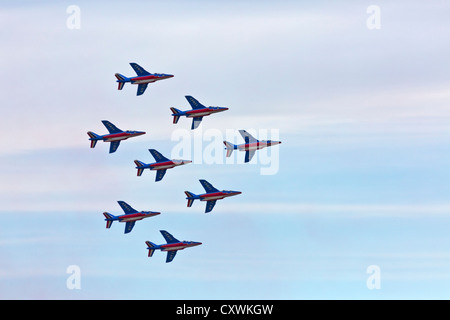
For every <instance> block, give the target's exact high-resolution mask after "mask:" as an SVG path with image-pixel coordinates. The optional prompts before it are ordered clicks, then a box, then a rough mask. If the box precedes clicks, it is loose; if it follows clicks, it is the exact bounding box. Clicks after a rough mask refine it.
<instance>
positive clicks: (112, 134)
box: [87, 120, 145, 153]
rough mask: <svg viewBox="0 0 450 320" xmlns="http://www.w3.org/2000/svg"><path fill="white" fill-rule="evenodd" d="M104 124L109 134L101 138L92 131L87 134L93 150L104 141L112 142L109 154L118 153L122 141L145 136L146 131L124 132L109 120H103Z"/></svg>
mask: <svg viewBox="0 0 450 320" xmlns="http://www.w3.org/2000/svg"><path fill="white" fill-rule="evenodd" d="M102 123H103V124H104V125H105V127H106V129H108V131H109V134H105V135H103V136H101V135H98V134H96V133H94V132H92V131H89V132H88V133H87V134H88V135H89V140H90V141H91V148H95V145H96V144H97V141H99V140H103V141H104V142H111V145H110V147H109V153H113V152H116V150H117V148H118V147H119V144H120V141H122V140H126V139H128V138H131V137H137V136H140V135H143V134H145V132H144V131H131V130H127V131H122V130H120V129H119V128H117V127H116V126H115V125H113V124H112V123H111V122H109V121H107V120H102Z"/></svg>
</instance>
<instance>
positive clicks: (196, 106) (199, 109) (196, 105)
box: [170, 96, 228, 130]
mask: <svg viewBox="0 0 450 320" xmlns="http://www.w3.org/2000/svg"><path fill="white" fill-rule="evenodd" d="M185 97H186V99H187V101H188V102H189V104H190V105H191V107H192V110H187V111H181V110H178V109H177V108H170V110H172V116H173V123H174V124H175V123H177V122H178V120H179V119H180V117H181V116H185V117H186V118H192V126H191V130H193V129H195V128H197V127H198V126H199V125H200V122H202V119H203V117H205V116H209V115H210V114H213V113H217V112H222V111H225V110H228V108H226V107H205V106H204V105H202V104H201V103H200V102H198V101H197V100H196V99H195V98H194V97H192V96H185Z"/></svg>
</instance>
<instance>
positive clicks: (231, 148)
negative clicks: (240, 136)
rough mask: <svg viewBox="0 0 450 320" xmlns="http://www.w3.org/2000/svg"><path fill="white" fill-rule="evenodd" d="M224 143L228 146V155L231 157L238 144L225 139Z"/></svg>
mask: <svg viewBox="0 0 450 320" xmlns="http://www.w3.org/2000/svg"><path fill="white" fill-rule="evenodd" d="M223 144H224V145H225V146H226V149H227V157H230V156H231V154H232V153H233V150H234V149H237V146H236V145H234V144H232V143H230V142H228V141H224V142H223Z"/></svg>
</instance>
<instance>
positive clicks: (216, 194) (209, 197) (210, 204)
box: [184, 179, 242, 213]
mask: <svg viewBox="0 0 450 320" xmlns="http://www.w3.org/2000/svg"><path fill="white" fill-rule="evenodd" d="M199 181H200V183H201V184H202V186H203V188H204V189H205V191H206V193H203V194H199V195H196V194H193V193H192V192H189V191H185V192H184V193H185V194H186V196H187V198H186V199H187V201H188V202H187V206H188V207H191V206H192V203H193V202H194V200H197V199H198V200H200V201H206V209H205V213H208V212H210V211H211V210H212V209H213V208H214V205H215V204H216V201H217V200H220V199H223V198H226V197H231V196H235V195H238V194H241V193H242V192H240V191H231V190H222V191H219V190H218V189H216V188H214V187H213V186H212V185H211V183H209V182H208V181H206V180H202V179H201V180H199Z"/></svg>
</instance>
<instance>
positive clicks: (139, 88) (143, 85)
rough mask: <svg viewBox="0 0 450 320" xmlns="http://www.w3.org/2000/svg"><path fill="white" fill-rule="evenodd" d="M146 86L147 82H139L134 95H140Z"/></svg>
mask: <svg viewBox="0 0 450 320" xmlns="http://www.w3.org/2000/svg"><path fill="white" fill-rule="evenodd" d="M147 86H148V83H143V84H139V85H138V89H137V94H136V95H137V96H140V95H141V94H143V93H144V92H145V89H147Z"/></svg>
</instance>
